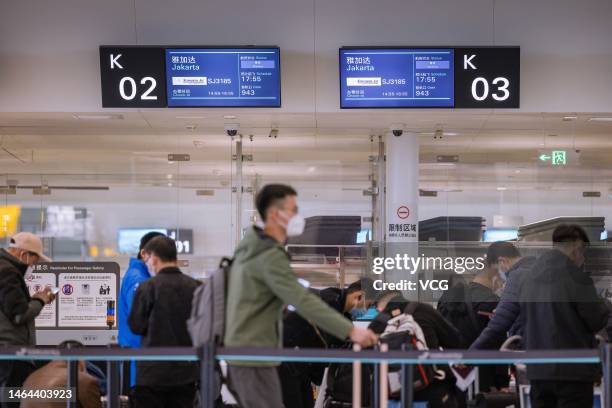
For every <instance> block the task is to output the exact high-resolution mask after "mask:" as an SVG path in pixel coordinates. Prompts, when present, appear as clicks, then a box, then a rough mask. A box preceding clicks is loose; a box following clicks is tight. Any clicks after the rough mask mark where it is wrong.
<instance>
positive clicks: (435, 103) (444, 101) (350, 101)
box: [340, 48, 455, 108]
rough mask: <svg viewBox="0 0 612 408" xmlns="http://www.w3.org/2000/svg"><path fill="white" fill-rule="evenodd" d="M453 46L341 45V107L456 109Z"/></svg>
mask: <svg viewBox="0 0 612 408" xmlns="http://www.w3.org/2000/svg"><path fill="white" fill-rule="evenodd" d="M454 104H455V100H454V50H453V49H452V48H439V49H438V48H422V49H419V48H414V49H407V48H380V49H379V48H373V49H363V48H341V49H340V107H341V108H429V107H431V108H452V107H453V106H454Z"/></svg>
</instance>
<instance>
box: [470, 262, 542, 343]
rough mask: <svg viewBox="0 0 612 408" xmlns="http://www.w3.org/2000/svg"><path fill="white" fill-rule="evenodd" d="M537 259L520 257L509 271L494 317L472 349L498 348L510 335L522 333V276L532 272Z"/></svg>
mask: <svg viewBox="0 0 612 408" xmlns="http://www.w3.org/2000/svg"><path fill="white" fill-rule="evenodd" d="M535 262H536V259H535V258H534V257H532V256H527V257H524V258H522V259H520V260H519V261H518V262H517V263H516V264H514V266H513V267H512V268H510V270H509V271H508V272H507V275H508V280H507V281H506V286H504V291H503V292H502V296H501V300H500V301H499V303H498V304H497V307H496V308H495V312H494V314H493V317H492V318H491V320H490V321H489V323H488V324H487V327H486V328H485V329H484V330H483V331H482V333H480V336H478V338H477V339H476V341H474V343H472V345H471V346H470V349H471V350H486V349H498V348H500V347H501V345H502V344H503V343H504V341H505V340H506V338H507V337H508V334H509V335H511V336H512V335H515V334H518V335H522V334H523V325H522V322H521V320H520V319H519V316H520V314H521V306H520V304H519V285H520V280H521V277H522V276H524V275H525V276H526V275H528V274H529V273H530V272H531V269H532V268H533V265H534V264H535Z"/></svg>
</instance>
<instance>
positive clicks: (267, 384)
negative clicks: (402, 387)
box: [225, 184, 377, 408]
mask: <svg viewBox="0 0 612 408" xmlns="http://www.w3.org/2000/svg"><path fill="white" fill-rule="evenodd" d="M296 197H297V193H296V191H295V190H294V189H293V188H291V187H289V186H285V185H280V184H270V185H267V186H265V187H264V188H263V189H262V190H261V191H260V192H259V194H258V195H257V199H256V204H257V211H258V212H259V214H260V216H261V218H262V220H263V221H264V228H263V229H260V228H257V227H252V228H251V229H249V230H248V231H247V233H246V235H245V237H244V239H243V240H242V242H240V244H239V245H238V247H237V248H236V252H235V253H234V262H233V264H232V267H231V271H230V274H229V275H230V276H229V284H228V294H227V309H226V326H225V330H226V332H225V345H226V346H228V347H231V346H243V347H245V346H258V347H277V346H278V347H281V346H282V336H280V331H281V329H282V328H281V326H280V325H281V322H282V311H283V307H284V305H288V304H290V305H292V306H294V307H295V309H296V310H297V312H298V314H300V315H301V316H302V317H304V318H305V319H307V320H309V321H311V322H313V323H314V324H316V325H317V326H318V327H319V328H321V329H322V330H324V331H326V332H328V333H330V334H332V335H334V336H336V337H338V338H340V339H350V340H352V341H353V342H355V343H358V344H360V345H362V346H364V347H367V346H371V345H373V344H375V343H376V341H377V337H376V335H375V334H374V333H373V332H372V331H370V330H366V329H359V328H356V327H353V325H352V323H351V322H350V321H349V320H348V319H346V318H345V317H343V316H342V315H341V314H340V313H338V312H336V311H335V310H333V309H332V308H330V307H329V306H327V305H326V304H325V303H324V302H323V301H322V300H321V299H319V298H318V297H317V296H316V295H314V294H312V293H310V292H309V291H308V290H307V289H306V288H304V287H303V286H302V285H300V284H299V283H298V282H297V279H296V277H295V275H294V273H293V271H292V270H291V266H290V264H289V256H288V254H287V253H286V252H285V250H284V248H283V245H284V244H285V242H286V240H287V237H289V236H295V235H300V234H301V233H302V232H303V230H304V218H302V217H301V216H300V215H299V214H298V207H297V200H296ZM277 365H278V363H273V362H247V361H233V362H230V365H229V374H228V377H229V383H230V386H231V388H232V390H233V391H234V393H235V394H236V395H235V396H236V398H237V399H238V402H239V404H240V406H241V407H242V408H260V407H261V408H283V402H282V397H281V388H280V381H279V378H278V374H277V370H276V366H277Z"/></svg>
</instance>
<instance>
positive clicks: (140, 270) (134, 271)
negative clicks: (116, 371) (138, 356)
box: [117, 231, 164, 387]
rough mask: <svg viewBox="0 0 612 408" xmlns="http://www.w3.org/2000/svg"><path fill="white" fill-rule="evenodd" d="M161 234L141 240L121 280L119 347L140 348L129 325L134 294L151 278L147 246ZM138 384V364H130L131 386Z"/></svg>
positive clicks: (118, 317) (118, 322)
mask: <svg viewBox="0 0 612 408" xmlns="http://www.w3.org/2000/svg"><path fill="white" fill-rule="evenodd" d="M163 235H164V234H162V233H161V232H156V231H152V232H148V233H146V234H145V235H143V236H142V238H140V246H139V249H138V254H137V255H136V258H130V264H129V266H128V269H127V271H126V272H125V275H123V278H122V279H121V286H120V288H121V290H120V292H119V299H118V301H117V306H118V310H117V327H118V329H119V339H118V340H119V341H118V342H119V345H120V346H121V347H131V348H139V347H140V336H139V335H137V334H134V332H132V330H130V326H129V325H128V316H129V315H130V311H131V310H132V301H133V300H134V293H136V289H137V288H138V285H140V284H141V283H143V282H144V281H146V280H148V279H150V278H151V275H150V274H149V271H148V270H147V265H146V264H145V261H146V258H145V253H144V247H145V245H146V244H147V243H148V242H149V241H150V240H152V239H153V238H155V237H159V236H163ZM135 382H136V363H135V362H134V361H132V362H131V364H130V378H129V385H130V387H133V386H134V384H135Z"/></svg>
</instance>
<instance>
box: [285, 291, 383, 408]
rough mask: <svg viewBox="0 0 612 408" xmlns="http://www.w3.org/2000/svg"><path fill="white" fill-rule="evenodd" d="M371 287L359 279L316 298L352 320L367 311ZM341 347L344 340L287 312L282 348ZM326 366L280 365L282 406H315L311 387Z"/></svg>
mask: <svg viewBox="0 0 612 408" xmlns="http://www.w3.org/2000/svg"><path fill="white" fill-rule="evenodd" d="M371 286H372V283H371V280H370V279H360V280H358V281H356V282H353V283H352V284H350V285H349V286H348V287H347V288H346V289H340V288H326V289H322V290H321V291H319V296H320V297H321V299H322V300H323V301H324V302H325V303H327V304H328V305H329V306H331V307H332V308H333V309H334V310H337V311H338V312H340V313H342V314H344V316H345V317H346V318H348V319H351V320H352V318H353V317H354V316H357V315H359V314H361V313H363V312H365V310H366V309H367V307H368V305H369V303H370V300H369V296H366V293H369V290H368V288H370V287H371ZM344 344H345V342H344V341H342V340H339V339H337V338H336V337H334V336H332V335H330V334H328V333H326V332H324V331H322V330H320V329H319V328H318V327H317V326H315V325H313V324H312V323H310V322H309V321H307V320H306V319H304V318H303V317H302V316H300V315H299V314H298V313H297V312H294V311H292V312H288V313H287V314H286V315H285V318H284V319H283V347H288V348H334V347H336V348H337V347H342V346H343V345H344ZM325 367H326V365H325V364H320V363H319V364H317V363H290V362H287V363H282V364H281V365H280V366H279V377H280V380H281V387H282V391H283V403H284V405H285V407H291V408H312V407H313V406H314V403H315V400H314V395H313V392H312V384H317V385H320V384H321V380H322V379H323V372H324V371H325Z"/></svg>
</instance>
